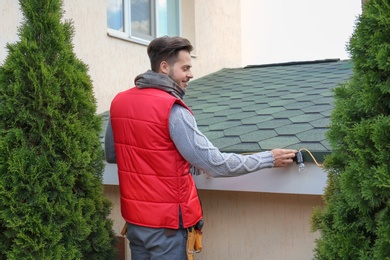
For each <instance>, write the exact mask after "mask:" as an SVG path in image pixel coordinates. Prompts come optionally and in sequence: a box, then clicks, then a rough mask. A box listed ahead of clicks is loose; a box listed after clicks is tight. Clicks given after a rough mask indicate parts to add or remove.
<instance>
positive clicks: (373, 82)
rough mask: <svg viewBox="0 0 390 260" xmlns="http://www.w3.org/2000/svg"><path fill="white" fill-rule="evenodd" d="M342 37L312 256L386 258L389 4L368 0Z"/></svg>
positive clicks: (389, 238) (389, 236)
mask: <svg viewBox="0 0 390 260" xmlns="http://www.w3.org/2000/svg"><path fill="white" fill-rule="evenodd" d="M355 25H356V26H355V30H354V33H353V35H352V37H351V38H350V41H349V43H348V46H347V48H348V50H349V52H350V55H351V61H352V62H353V69H354V74H353V76H352V77H351V79H350V80H349V81H348V82H346V83H345V84H343V85H340V86H339V87H338V88H336V89H335V95H334V96H335V108H334V110H333V111H332V114H331V124H330V130H329V131H328V133H327V138H328V140H329V142H330V145H331V148H332V154H331V155H330V156H329V157H328V158H326V160H325V168H326V170H327V172H328V183H327V187H326V191H325V194H324V201H325V207H323V208H317V209H316V211H315V213H314V215H313V218H312V221H313V223H312V224H313V228H314V230H319V232H320V237H319V239H318V240H317V241H316V248H315V259H326V260H328V259H390V200H389V199H390V2H389V1H388V0H368V1H367V2H366V4H365V5H364V7H363V12H362V14H361V15H360V16H359V17H358V18H357V20H356V24H355Z"/></svg>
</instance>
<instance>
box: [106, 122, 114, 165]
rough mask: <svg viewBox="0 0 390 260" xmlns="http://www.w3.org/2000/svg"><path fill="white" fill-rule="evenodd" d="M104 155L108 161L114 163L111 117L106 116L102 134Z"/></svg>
mask: <svg viewBox="0 0 390 260" xmlns="http://www.w3.org/2000/svg"><path fill="white" fill-rule="evenodd" d="M104 156H105V158H106V161H107V162H108V163H116V154H115V146H114V135H113V133H112V126H111V119H110V118H108V124H107V128H106V134H105V136H104Z"/></svg>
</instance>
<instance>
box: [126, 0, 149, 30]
mask: <svg viewBox="0 0 390 260" xmlns="http://www.w3.org/2000/svg"><path fill="white" fill-rule="evenodd" d="M150 2H151V0H131V6H130V10H131V32H132V34H135V33H139V34H145V35H150V36H152V28H151V3H150Z"/></svg>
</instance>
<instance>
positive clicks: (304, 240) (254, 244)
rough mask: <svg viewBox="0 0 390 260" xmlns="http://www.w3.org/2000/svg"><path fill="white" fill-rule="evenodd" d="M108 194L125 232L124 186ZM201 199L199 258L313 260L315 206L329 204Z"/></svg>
mask: <svg viewBox="0 0 390 260" xmlns="http://www.w3.org/2000/svg"><path fill="white" fill-rule="evenodd" d="M105 194H106V196H107V197H109V198H110V199H111V200H112V201H113V202H114V207H113V210H112V212H111V217H112V218H113V219H115V224H114V229H115V231H116V232H117V233H118V234H119V233H120V231H121V229H122V227H123V224H124V221H123V220H122V219H121V217H120V208H119V187H118V186H116V185H107V186H106V187H105ZM199 195H200V198H201V199H202V206H203V212H204V221H205V226H204V229H203V251H202V252H201V253H199V254H197V255H196V259H202V260H215V259H226V260H235V259H240V260H252V259H265V260H280V259H286V260H309V259H312V258H313V249H314V246H315V239H316V238H317V237H318V233H313V232H312V231H311V226H310V220H311V216H312V211H313V208H314V207H317V206H322V205H323V202H322V198H321V196H319V195H298V194H276V193H257V192H237V191H211V190H199ZM127 243H128V242H126V244H125V247H126V250H128V251H129V249H128V244H127ZM128 253H129V252H128ZM129 259H130V258H129Z"/></svg>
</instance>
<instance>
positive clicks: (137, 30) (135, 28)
mask: <svg viewBox="0 0 390 260" xmlns="http://www.w3.org/2000/svg"><path fill="white" fill-rule="evenodd" d="M107 1H108V8H107V26H108V32H109V34H110V35H112V36H115V37H120V38H123V39H130V40H132V41H136V42H138V43H143V44H147V43H148V42H150V41H151V40H153V39H154V38H155V37H159V36H163V35H169V36H176V35H180V34H181V32H180V30H181V27H180V23H181V17H180V10H181V7H180V4H181V0H107Z"/></svg>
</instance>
